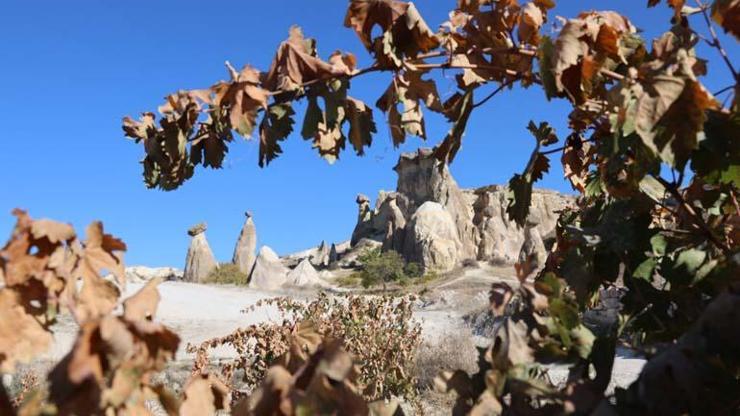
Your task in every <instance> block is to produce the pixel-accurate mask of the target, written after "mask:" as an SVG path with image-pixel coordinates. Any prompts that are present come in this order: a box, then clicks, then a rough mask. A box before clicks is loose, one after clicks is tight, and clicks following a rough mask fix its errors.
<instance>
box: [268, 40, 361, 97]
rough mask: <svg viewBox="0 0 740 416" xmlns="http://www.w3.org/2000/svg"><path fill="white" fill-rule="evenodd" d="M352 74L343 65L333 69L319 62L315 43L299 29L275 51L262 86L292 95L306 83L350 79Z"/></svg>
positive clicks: (331, 66)
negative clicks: (346, 76) (343, 77)
mask: <svg viewBox="0 0 740 416" xmlns="http://www.w3.org/2000/svg"><path fill="white" fill-rule="evenodd" d="M350 61H351V58H350ZM352 71H353V69H350V68H349V66H348V65H346V64H345V65H341V66H338V65H332V64H330V63H327V62H324V61H322V60H321V59H319V58H318V57H317V56H316V41H314V40H313V39H305V38H304V37H303V32H302V31H301V29H300V28H299V27H298V26H293V27H292V28H291V29H290V35H289V37H288V40H286V41H284V42H283V43H281V44H280V47H279V48H278V51H277V54H276V55H275V59H274V60H273V61H272V65H270V70H269V71H268V72H267V76H266V77H265V82H264V85H265V88H267V89H268V90H270V91H292V90H295V89H297V88H299V87H301V86H302V85H303V84H305V83H308V82H312V81H315V80H320V79H330V78H334V77H337V76H341V75H349V74H351V73H352Z"/></svg>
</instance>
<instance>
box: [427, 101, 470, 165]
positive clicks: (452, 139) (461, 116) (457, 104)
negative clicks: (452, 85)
mask: <svg viewBox="0 0 740 416" xmlns="http://www.w3.org/2000/svg"><path fill="white" fill-rule="evenodd" d="M473 106H474V102H473V88H470V89H468V90H466V91H465V94H464V95H457V96H453V97H452V98H451V99H450V100H448V101H447V102H446V103H445V108H446V109H447V110H448V111H446V114H445V115H446V116H447V117H448V118H449V119H451V120H452V122H453V125H452V128H451V129H450V131H449V132H447V136H445V138H444V140H442V143H440V144H439V145H438V146H436V147H435V148H434V157H435V158H437V159H438V160H439V161H441V162H442V163H451V162H452V161H453V160H454V159H455V155H457V152H458V150H460V146H462V138H463V134H464V133H465V128H466V127H467V125H468V120H469V119H470V114H471V113H472V112H473Z"/></svg>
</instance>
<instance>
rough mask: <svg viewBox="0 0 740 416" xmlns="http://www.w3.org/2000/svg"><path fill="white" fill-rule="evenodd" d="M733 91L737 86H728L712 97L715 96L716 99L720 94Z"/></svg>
mask: <svg viewBox="0 0 740 416" xmlns="http://www.w3.org/2000/svg"><path fill="white" fill-rule="evenodd" d="M733 89H735V85H728V86H726V87H724V88H722V89H721V90H719V91H717V92H715V93H713V94H712V95H714V96H715V97H716V96H718V95H720V94H723V93H726V92H727V91H731V90H733Z"/></svg>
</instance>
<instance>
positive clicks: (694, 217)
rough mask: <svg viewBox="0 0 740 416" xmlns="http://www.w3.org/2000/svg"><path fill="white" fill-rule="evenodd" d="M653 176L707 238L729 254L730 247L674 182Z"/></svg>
mask: <svg viewBox="0 0 740 416" xmlns="http://www.w3.org/2000/svg"><path fill="white" fill-rule="evenodd" d="M651 176H652V177H653V178H655V179H656V180H657V181H658V182H660V184H661V185H663V187H665V189H666V190H667V191H668V192H669V193H670V194H671V196H673V197H674V198H676V201H678V203H679V204H680V205H681V207H682V208H683V209H684V210H685V211H686V212H687V213H688V214H689V216H690V217H691V220H692V221H693V222H694V224H695V225H696V226H698V227H699V228H700V229H701V230H702V231H703V232H704V234H705V235H706V236H707V238H708V239H709V240H710V241H711V242H712V243H713V244H714V245H715V246H716V247H717V248H719V249H720V250H722V252H723V253H724V254H725V255H726V256H729V255H730V254H731V253H730V248H729V247H727V246H726V245H725V244H724V243H722V242H721V241H720V240H719V239H718V238H717V236H715V235H714V232H712V230H711V228H709V226H708V225H707V223H706V222H705V221H704V218H702V216H701V215H699V214H697V212H696V211H695V210H694V207H692V206H691V205H690V204H689V203H688V202H686V199H684V197H683V195H681V192H679V191H678V189H676V187H675V186H674V184H672V183H670V182H668V181H666V180H665V179H663V178H661V177H660V175H651Z"/></svg>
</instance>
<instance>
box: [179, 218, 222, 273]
mask: <svg viewBox="0 0 740 416" xmlns="http://www.w3.org/2000/svg"><path fill="white" fill-rule="evenodd" d="M205 231H206V224H205V223H200V224H197V225H194V226H193V227H191V228H190V229H189V230H188V234H189V235H190V236H191V237H192V238H191V239H190V247H189V248H188V255H187V257H186V258H185V270H184V271H183V280H185V281H186V282H194V283H200V282H202V281H203V280H205V278H206V277H208V274H209V273H211V271H212V270H213V269H215V268H217V267H218V262H216V257H214V256H213V252H212V251H211V247H210V246H209V245H208V240H206V234H205Z"/></svg>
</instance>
